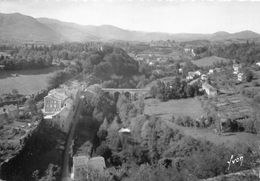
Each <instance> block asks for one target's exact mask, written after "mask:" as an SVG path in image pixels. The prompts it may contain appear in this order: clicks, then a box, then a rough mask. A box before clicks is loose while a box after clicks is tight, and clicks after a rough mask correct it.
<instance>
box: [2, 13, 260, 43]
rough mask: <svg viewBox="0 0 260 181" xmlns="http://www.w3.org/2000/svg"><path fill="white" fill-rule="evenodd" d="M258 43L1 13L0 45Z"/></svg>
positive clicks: (249, 35)
mask: <svg viewBox="0 0 260 181" xmlns="http://www.w3.org/2000/svg"><path fill="white" fill-rule="evenodd" d="M245 39H250V40H255V39H256V40H260V35H259V34H257V33H255V32H252V31H248V30H247V31H242V32H238V33H228V32H216V33H214V34H189V33H179V34H170V33H160V32H142V31H130V30H125V29H121V28H118V27H116V26H112V25H102V26H92V25H79V24H75V23H68V22H62V21H59V20H55V19H48V18H38V19H36V18H33V17H30V16H26V15H22V14H19V13H14V14H2V13H0V42H1V40H2V41H8V40H9V41H21V42H30V41H32V42H51V43H59V42H66V41H67V42H84V41H115V40H122V41H146V42H147V41H152V40H154V41H156V40H175V41H194V40H208V41H223V40H245Z"/></svg>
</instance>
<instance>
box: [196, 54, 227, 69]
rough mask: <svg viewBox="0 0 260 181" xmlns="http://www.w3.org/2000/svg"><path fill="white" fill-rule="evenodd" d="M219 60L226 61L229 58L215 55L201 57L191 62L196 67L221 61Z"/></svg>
mask: <svg viewBox="0 0 260 181" xmlns="http://www.w3.org/2000/svg"><path fill="white" fill-rule="evenodd" d="M221 61H223V62H224V63H226V62H229V61H230V60H228V59H226V58H221V57H217V56H211V57H205V58H201V59H199V60H193V61H192V63H194V64H195V65H197V66H198V67H206V66H211V65H213V64H214V63H217V62H221Z"/></svg>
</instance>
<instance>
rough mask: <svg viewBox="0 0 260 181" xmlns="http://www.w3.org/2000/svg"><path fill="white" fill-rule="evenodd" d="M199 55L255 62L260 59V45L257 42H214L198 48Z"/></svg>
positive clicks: (248, 62) (247, 62)
mask: <svg viewBox="0 0 260 181" xmlns="http://www.w3.org/2000/svg"><path fill="white" fill-rule="evenodd" d="M196 52H197V53H198V56H203V57H204V56H211V55H215V56H219V57H224V58H228V59H235V60H237V61H238V62H239V63H245V64H253V63H256V62H257V61H258V60H259V59H260V45H259V44H256V43H255V42H252V43H249V42H246V43H232V44H213V45H211V46H207V47H201V48H198V49H196Z"/></svg>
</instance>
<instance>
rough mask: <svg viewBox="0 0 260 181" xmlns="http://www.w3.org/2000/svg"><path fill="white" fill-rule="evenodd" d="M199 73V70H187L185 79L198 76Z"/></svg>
mask: <svg viewBox="0 0 260 181" xmlns="http://www.w3.org/2000/svg"><path fill="white" fill-rule="evenodd" d="M200 75H201V72H200V71H198V70H197V71H195V72H188V76H187V77H186V79H187V80H192V79H194V78H196V77H198V76H200Z"/></svg>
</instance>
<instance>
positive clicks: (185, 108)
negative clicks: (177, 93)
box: [144, 98, 204, 120]
mask: <svg viewBox="0 0 260 181" xmlns="http://www.w3.org/2000/svg"><path fill="white" fill-rule="evenodd" d="M144 112H145V114H148V115H152V114H155V115H157V116H159V117H162V118H165V119H167V120H169V119H171V118H172V115H174V117H175V118H177V117H179V116H190V117H192V118H199V117H201V116H202V115H203V113H204V111H203V108H202V107H201V103H200V101H199V100H198V99H196V98H187V99H178V100H169V101H167V102H160V101H159V100H158V99H147V100H145V111H144Z"/></svg>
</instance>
